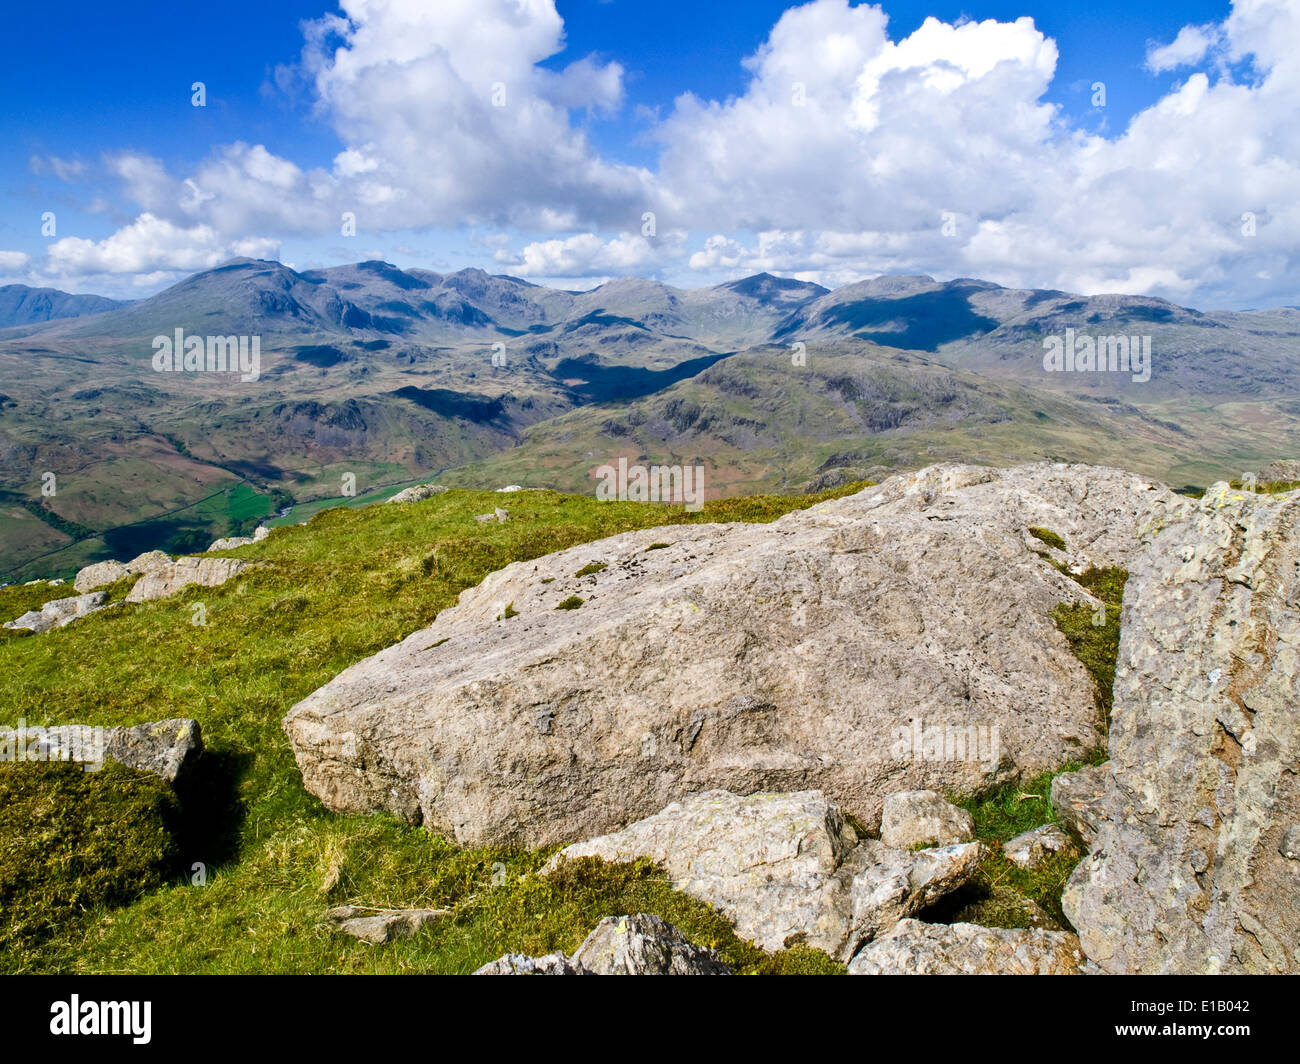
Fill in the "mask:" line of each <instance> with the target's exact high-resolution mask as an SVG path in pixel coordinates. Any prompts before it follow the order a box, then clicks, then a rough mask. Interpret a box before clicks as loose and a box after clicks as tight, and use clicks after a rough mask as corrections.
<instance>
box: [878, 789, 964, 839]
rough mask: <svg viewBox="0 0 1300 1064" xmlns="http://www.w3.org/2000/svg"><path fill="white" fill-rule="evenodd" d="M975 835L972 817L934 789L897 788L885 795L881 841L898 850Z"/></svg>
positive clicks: (881, 822)
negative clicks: (894, 792)
mask: <svg viewBox="0 0 1300 1064" xmlns="http://www.w3.org/2000/svg"><path fill="white" fill-rule="evenodd" d="M973 838H975V820H974V818H973V817H972V816H971V815H970V813H968V812H967V811H966V810H965V809H961V808H959V807H957V806H955V805H953V804H952V803H951V802H948V801H945V800H944V799H943V798H941V797H940V796H939V795H937V794H936V793H935V792H934V791H899V792H898V793H896V794H891V795H889V797H887V798H886V799H885V805H884V809H883V811H882V812H881V816H880V841H881V842H883V843H884V844H885V845H886V846H892V847H894V848H895V849H899V850H914V849H922V848H927V847H930V846H951V845H953V844H954V843H958V842H970V841H971V840H972V839H973Z"/></svg>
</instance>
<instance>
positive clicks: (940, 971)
mask: <svg viewBox="0 0 1300 1064" xmlns="http://www.w3.org/2000/svg"><path fill="white" fill-rule="evenodd" d="M1083 962H1084V957H1083V952H1082V950H1080V948H1079V940H1078V938H1076V937H1075V936H1074V935H1071V934H1068V933H1066V932H1064V931H1042V930H1037V929H1033V928H1030V929H1023V930H1022V929H1010V928H1001V927H981V926H979V925H978V924H926V923H922V922H921V921H920V920H900V921H899V922H898V924H897V926H895V927H894V929H893V930H892V931H891V932H890V933H889V934H888V935H885V936H884V937H883V938H878V939H876V940H875V941H874V942H872V943H870V944H869V945H866V946H864V947H863V948H862V950H861V952H860V953H858V955H857V956H856V957H854V958H853V960H852V961H850V962H849V974H850V975H1079V974H1080V968H1081V967H1082V965H1083Z"/></svg>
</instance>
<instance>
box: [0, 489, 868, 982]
mask: <svg viewBox="0 0 1300 1064" xmlns="http://www.w3.org/2000/svg"><path fill="white" fill-rule="evenodd" d="M863 486H864V485H863V484H860V483H859V484H853V485H846V486H844V487H842V488H838V489H835V490H833V491H829V492H825V493H823V494H821V495H817V496H802V497H778V496H757V497H748V498H737V499H728V500H723V501H720V502H716V503H709V504H707V505H706V506H705V507H704V508H703V510H702V511H700V512H698V513H686V512H684V511H683V510H682V509H681V508H673V507H664V506H649V505H638V504H634V503H598V502H596V501H595V500H594V499H592V498H589V497H582V496H565V495H559V494H556V493H554V492H524V493H519V494H516V495H514V496H512V504H513V505H512V508H511V520H510V521H509V522H508V523H505V524H499V523H496V522H491V523H486V524H478V523H476V522H475V521H474V516H475V515H476V514H479V513H482V512H483V511H484V509H485V508H490V507H491V505H492V504H493V502H494V501H497V500H498V497H497V496H496V495H495V494H494V493H491V492H465V491H454V492H449V493H448V494H445V495H439V496H435V497H434V498H432V499H429V500H427V501H425V502H422V503H417V504H413V505H411V506H373V507H369V508H365V509H349V508H341V507H340V508H335V509H331V510H326V511H324V512H322V513H320V514H318V515H317V516H316V517H315V518H314V519H313V520H312V521H311V522H310V523H309V524H308V525H307V526H305V527H304V528H288V529H277V530H276V531H274V532H273V533H272V534H271V535H270V536H269V537H268V538H267V539H265V540H263V541H261V542H259V543H257V544H254V545H252V546H249V547H244V548H241V549H240V550H239V552H238V556H239V557H241V558H247V559H250V560H256V561H259V562H262V563H263V565H262V566H261V567H259V568H257V569H255V570H253V571H251V572H249V573H247V574H245V575H244V576H241V577H240V578H239V579H237V580H235V581H232V582H230V583H229V584H227V585H225V586H223V587H219V588H187V589H185V590H184V591H183V592H181V593H180V594H178V595H177V596H175V597H174V598H170V599H164V600H161V601H158V602H152V603H143V604H138V605H131V606H126V607H124V608H122V609H119V610H114V611H112V612H109V613H105V614H99V615H94V616H91V617H87V618H85V619H83V620H80V621H77V622H75V623H74V624H72V625H70V626H68V627H67V628H63V629H59V630H57V631H52V632H48V633H46V634H44V635H41V636H38V637H28V638H16V639H12V640H7V641H4V642H2V643H0V670H2V671H3V675H4V676H5V683H4V685H3V687H2V688H0V723H13V722H16V721H17V719H19V718H25V719H26V720H27V721H28V722H29V723H31V724H58V723H70V722H78V723H86V724H98V725H106V726H108V725H118V724H139V723H144V722H146V721H152V720H159V719H163V718H167V717H193V718H195V719H196V720H198V721H199V722H200V724H201V725H202V727H203V734H204V740H205V744H206V746H207V751H208V752H207V753H206V754H205V757H204V761H203V772H202V773H201V775H200V776H199V777H198V778H197V779H196V781H195V782H194V783H193V784H192V785H191V786H190V787H189V788H187V789H186V791H185V792H184V793H182V795H181V796H180V797H181V802H182V806H183V810H184V814H185V820H184V830H183V831H182V832H181V834H180V835H179V836H178V848H179V853H178V859H177V863H176V867H177V871H176V872H175V874H174V876H173V877H172V878H171V879H170V880H169V881H168V883H167V884H165V885H163V886H160V887H157V888H156V889H153V890H150V891H149V892H148V893H146V894H145V895H144V896H142V897H140V898H138V899H136V900H133V901H129V902H128V903H127V904H125V905H122V904H119V903H118V902H116V901H114V902H110V901H108V900H107V899H105V900H104V901H102V902H99V903H94V902H89V903H85V904H84V911H82V909H81V908H79V907H73V908H69V909H67V910H66V911H65V912H64V913H63V914H62V915H60V917H59V918H58V919H57V920H53V921H51V925H50V926H49V927H47V928H46V929H45V937H44V938H43V940H42V941H41V943H40V944H39V946H37V947H35V948H32V949H24V950H22V951H16V950H8V951H0V970H4V971H71V972H185V971H193V972H263V971H265V972H296V971H302V972H334V971H338V972H403V971H421V972H460V971H468V970H472V969H473V967H476V966H477V965H479V964H482V963H484V962H485V961H487V960H490V959H492V958H493V957H495V956H498V955H499V954H501V953H504V952H507V951H525V952H530V953H533V952H546V951H547V950H550V949H572V948H573V947H574V946H576V945H577V943H578V942H579V941H581V939H582V937H584V936H585V935H586V933H587V932H589V931H590V930H591V928H592V927H593V926H594V925H595V923H596V922H597V921H598V920H599V919H600V918H601V917H604V916H609V915H617V914H621V913H624V912H636V911H651V912H657V913H659V915H661V916H663V917H664V918H665V919H668V920H670V921H671V922H674V923H678V924H679V926H681V927H682V929H683V931H684V932H685V933H686V934H687V935H688V937H691V938H692V939H693V940H694V941H697V942H699V943H700V944H701V945H714V944H717V945H719V948H720V949H722V951H723V953H724V956H726V957H729V958H731V959H732V960H733V961H734V962H735V963H736V964H737V965H739V966H740V968H742V969H744V970H749V971H776V970H805V969H814V968H818V967H819V966H820V967H822V968H825V969H826V970H833V969H834V966H833V965H832V964H831V962H830V961H829V959H827V958H825V957H824V956H823V955H820V954H814V953H813V951H801V950H795V951H790V952H789V953H787V954H780V955H777V956H776V957H764V956H762V955H761V954H760V953H759V951H756V950H754V949H753V947H751V946H746V945H745V944H744V943H740V942H739V940H737V939H735V936H734V933H732V932H731V931H730V930H729V927H728V926H727V925H726V924H725V921H722V920H721V918H719V917H717V916H716V914H711V913H709V912H708V910H707V909H705V908H704V907H703V906H700V905H699V904H698V903H696V902H693V901H691V900H690V899H688V898H686V897H685V896H683V895H680V894H678V893H676V892H673V891H671V890H670V889H669V886H668V884H667V881H666V880H665V879H664V878H663V876H662V875H661V874H660V873H658V872H656V871H655V870H653V869H648V868H641V869H640V870H639V871H637V872H636V874H635V875H633V874H632V873H630V872H628V870H627V869H626V868H625V867H622V866H605V867H603V868H602V869H600V870H596V869H588V870H587V872H586V873H584V874H583V876H581V877H579V879H573V880H566V879H563V878H561V879H559V880H556V881H554V882H552V881H548V880H544V879H541V878H540V877H538V876H537V875H536V870H537V868H538V867H540V864H541V862H542V861H543V860H544V859H545V857H546V854H545V853H506V852H499V851H487V850H460V849H457V848H456V847H454V846H452V845H451V844H449V843H447V842H446V841H444V840H442V839H440V838H438V837H436V836H433V835H430V834H429V833H428V832H426V831H424V830H422V829H419V828H412V827H408V826H406V825H403V824H400V823H397V822H395V821H393V820H392V819H390V818H387V817H383V816H376V817H342V816H335V815H332V814H329V813H328V812H326V811H325V810H324V808H323V807H322V806H321V805H320V803H319V802H318V801H317V800H316V799H315V798H313V797H311V796H310V795H308V794H307V792H306V791H305V790H304V788H303V786H302V779H301V776H300V774H299V772H298V769H297V766H296V764H295V763H294V760H293V755H292V752H291V750H290V748H289V744H288V740H287V739H286V737H285V735H284V733H283V732H282V730H281V728H280V721H281V719H282V718H283V716H284V714H285V713H286V712H287V711H288V710H289V708H290V707H291V706H292V705H293V704H294V703H296V702H297V701H299V700H300V699H302V698H304V697H306V696H307V695H308V694H310V693H311V692H312V691H314V690H316V689H317V688H318V687H320V686H321V685H323V684H325V683H327V682H328V681H329V680H330V679H332V678H333V677H334V676H336V675H338V673H339V672H341V671H342V670H343V669H344V668H346V667H347V666H348V665H351V664H353V663H354V662H356V661H359V660H361V659H362V658H364V657H367V656H369V655H371V654H374V653H376V652H378V651H379V650H382V649H383V648H385V647H388V646H391V645H392V644H394V643H396V642H398V641H399V640H401V639H403V638H405V637H406V636H407V635H409V634H410V633H412V632H414V631H417V630H419V629H421V628H424V627H426V626H427V625H429V624H430V623H431V622H432V620H433V619H434V617H435V616H436V615H437V614H438V613H439V612H440V611H441V610H443V609H446V608H448V607H449V606H452V605H453V604H454V603H455V601H456V596H457V595H458V594H459V592H460V591H462V590H464V589H465V588H467V587H471V586H473V585H475V584H477V583H479V582H480V581H481V580H482V579H483V578H484V577H485V576H486V575H487V574H488V573H490V572H492V571H494V570H496V569H499V568H501V567H502V566H504V565H506V564H508V563H509V562H512V561H519V560H525V559H530V558H536V557H540V556H541V555H544V554H548V553H550V552H552V551H556V550H561V549H564V548H566V547H571V546H575V545H578V544H580V543H585V542H591V541H593V540H596V539H600V538H603V537H605V536H610V535H614V534H616V533H619V532H624V531H630V530H633V529H639V528H648V527H653V526H656V525H664V524H668V523H677V522H681V523H697V522H710V521H733V520H746V521H770V520H774V519H775V518H777V517H779V516H781V515H782V514H784V513H787V512H789V511H791V510H793V509H796V508H799V507H804V506H810V505H813V504H815V503H817V502H820V501H823V500H825V499H829V498H836V497H840V496H842V495H846V494H851V493H852V492H854V491H858V490H861V488H862V487H863ZM11 590H13V589H4V591H5V592H10V591H11ZM60 590H62V589H60ZM15 594H16V592H15ZM6 601H13V602H15V604H17V600H16V599H15V598H12V597H11V598H10V599H7V600H6ZM195 602H202V603H204V605H205V607H206V615H207V624H206V625H203V626H195V625H192V624H191V623H190V618H191V606H192V605H193V604H194V603H195ZM18 612H22V611H21V610H19V611H18ZM194 863H202V864H203V865H204V866H205V868H206V885H202V886H200V885H195V884H194V883H192V882H191V878H190V871H189V870H190V869H191V867H192V865H193V864H194ZM502 875H504V880H502ZM40 878H41V877H39V876H38V877H37V879H40ZM46 878H47V879H48V876H47V877H46ZM49 884H50V889H52V890H57V888H56V887H55V886H53V884H54V880H52V879H51V880H49ZM342 902H350V903H353V904H359V905H370V906H390V905H406V904H426V903H436V904H437V905H439V906H447V907H451V908H453V909H454V914H453V917H452V918H450V919H448V920H446V921H444V922H442V923H440V924H438V925H436V926H434V927H432V928H427V929H425V930H424V931H422V932H421V933H420V934H418V935H416V936H415V937H413V938H411V939H409V940H404V941H400V942H394V943H390V944H388V945H385V946H382V947H378V948H376V947H372V946H368V945H365V944H363V943H360V942H357V941H355V940H353V939H348V938H343V937H341V936H339V935H337V934H335V933H333V932H331V931H330V930H329V929H328V928H326V927H324V926H323V924H322V916H323V912H324V910H325V908H327V907H329V906H330V905H336V904H340V903H342ZM17 904H22V903H17ZM200 932H201V933H200Z"/></svg>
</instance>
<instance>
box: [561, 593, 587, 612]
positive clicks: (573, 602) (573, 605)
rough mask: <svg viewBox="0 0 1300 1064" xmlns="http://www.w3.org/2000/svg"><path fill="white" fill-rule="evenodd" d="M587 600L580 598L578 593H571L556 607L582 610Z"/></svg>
mask: <svg viewBox="0 0 1300 1064" xmlns="http://www.w3.org/2000/svg"><path fill="white" fill-rule="evenodd" d="M585 601H586V600H585V599H580V598H579V597H578V596H577V595H570V596H569V597H568V598H566V599H565V600H564V601H563V602H561V603H560V604H559V605H558V606H556V607H555V608H556V609H557V610H580V609H582V606H583V603H584V602H585Z"/></svg>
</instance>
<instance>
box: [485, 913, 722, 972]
mask: <svg viewBox="0 0 1300 1064" xmlns="http://www.w3.org/2000/svg"><path fill="white" fill-rule="evenodd" d="M474 974H475V975H731V969H730V968H729V967H728V966H727V965H726V964H724V963H723V962H722V960H721V959H720V958H719V957H718V955H717V954H716V953H714V952H713V951H712V950H708V949H703V948H701V947H700V946H697V945H695V944H694V943H692V942H690V941H688V940H687V938H686V936H685V935H683V934H682V933H681V932H680V931H678V930H677V928H675V927H673V925H672V924H670V923H667V922H666V921H664V920H662V919H660V918H659V917H658V916H654V915H653V914H650V913H638V914H637V915H635V916H607V917H605V919H603V920H602V921H601V922H600V923H598V924H597V925H596V929H595V930H594V931H592V933H591V934H589V935H588V936H587V937H586V938H585V939H583V941H582V945H580V946H579V947H578V948H577V950H576V951H574V954H573V956H572V957H566V956H565V955H564V954H563V953H548V954H547V955H546V956H544V957H525V956H524V955H523V954H520V953H507V954H506V955H505V956H504V957H499V958H497V959H496V960H494V961H492V962H491V963H490V964H485V965H483V967H482V968H480V969H479V970H478V971H476V972H475V973H474Z"/></svg>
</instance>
